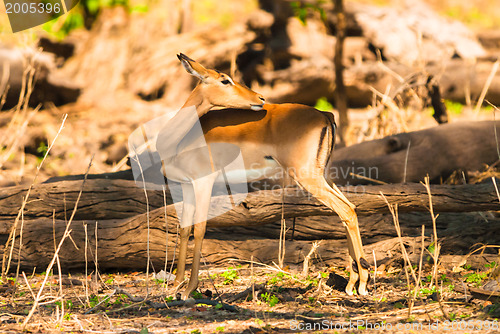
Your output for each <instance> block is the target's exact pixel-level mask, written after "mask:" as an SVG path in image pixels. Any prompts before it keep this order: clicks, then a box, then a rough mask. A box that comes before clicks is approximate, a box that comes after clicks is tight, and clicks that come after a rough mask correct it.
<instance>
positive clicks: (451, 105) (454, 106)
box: [444, 100, 464, 115]
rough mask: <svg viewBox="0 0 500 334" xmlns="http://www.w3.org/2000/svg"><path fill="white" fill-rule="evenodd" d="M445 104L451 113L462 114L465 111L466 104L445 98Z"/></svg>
mask: <svg viewBox="0 0 500 334" xmlns="http://www.w3.org/2000/svg"><path fill="white" fill-rule="evenodd" d="M444 105H445V106H446V109H447V110H448V111H449V112H450V113H451V114H455V115H460V114H461V113H462V112H463V111H464V105H463V104H461V103H458V102H453V101H450V100H445V101H444Z"/></svg>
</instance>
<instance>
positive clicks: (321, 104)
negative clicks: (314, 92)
mask: <svg viewBox="0 0 500 334" xmlns="http://www.w3.org/2000/svg"><path fill="white" fill-rule="evenodd" d="M314 108H316V109H318V110H320V111H330V110H333V106H332V104H331V103H330V102H328V99H327V98H326V97H320V98H319V99H318V100H317V101H316V104H315V105H314Z"/></svg>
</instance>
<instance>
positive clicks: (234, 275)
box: [220, 267, 239, 284]
mask: <svg viewBox="0 0 500 334" xmlns="http://www.w3.org/2000/svg"><path fill="white" fill-rule="evenodd" d="M220 276H221V277H223V278H224V283H223V284H232V283H233V282H234V280H236V279H238V278H239V276H238V271H237V270H236V269H235V268H233V267H229V268H228V270H226V271H224V272H223V273H222V274H220Z"/></svg>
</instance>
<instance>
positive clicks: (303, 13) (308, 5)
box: [290, 0, 326, 25]
mask: <svg viewBox="0 0 500 334" xmlns="http://www.w3.org/2000/svg"><path fill="white" fill-rule="evenodd" d="M325 2H326V1H325V0H316V1H315V2H301V1H292V2H290V6H291V7H292V9H293V12H294V15H295V17H297V18H298V19H299V20H300V22H302V24H304V25H306V24H307V16H308V15H309V13H310V12H317V13H319V15H320V17H321V20H322V21H323V22H326V12H325V10H324V9H323V7H322V5H323V4H324V3H325Z"/></svg>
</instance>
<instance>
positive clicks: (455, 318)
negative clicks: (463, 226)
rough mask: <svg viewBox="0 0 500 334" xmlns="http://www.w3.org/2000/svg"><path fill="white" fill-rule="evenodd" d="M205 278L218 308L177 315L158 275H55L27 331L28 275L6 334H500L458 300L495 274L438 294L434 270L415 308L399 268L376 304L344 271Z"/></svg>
mask: <svg viewBox="0 0 500 334" xmlns="http://www.w3.org/2000/svg"><path fill="white" fill-rule="evenodd" d="M203 269H204V270H202V272H201V275H200V278H201V282H200V286H199V289H198V292H196V293H195V294H194V297H195V298H196V299H197V300H198V299H209V300H210V302H207V301H205V303H210V304H212V305H207V304H204V303H200V304H195V303H194V300H191V302H190V301H189V300H188V302H186V305H183V306H170V307H168V306H167V305H166V303H170V304H172V302H174V303H175V293H176V291H175V290H174V289H173V287H172V283H171V282H169V284H167V286H165V283H164V282H165V281H164V280H158V279H155V278H154V276H153V275H149V279H148V280H146V274H145V273H139V272H133V273H118V272H116V273H104V274H101V275H99V276H98V277H97V278H96V276H95V272H94V273H91V274H89V275H88V276H87V280H86V279H85V277H86V276H85V274H82V273H73V274H71V275H63V276H61V278H60V277H59V275H57V274H56V275H49V276H48V280H47V284H46V286H45V288H44V290H43V293H42V294H41V295H40V296H41V298H40V301H41V302H40V305H39V306H38V308H37V310H36V312H35V313H34V316H33V317H32V318H31V320H30V321H29V323H28V324H27V326H26V327H23V321H24V320H25V319H26V315H27V314H28V313H29V312H30V310H31V308H32V307H33V300H34V297H33V295H36V294H37V293H38V291H39V289H40V287H41V285H42V282H43V280H44V278H45V273H42V274H35V275H30V274H29V273H28V274H27V276H28V277H26V278H24V277H23V276H20V277H19V278H18V280H17V281H15V280H14V278H13V277H9V278H6V279H4V280H3V283H4V284H3V285H2V287H1V288H0V291H1V292H0V307H1V311H0V323H1V327H0V332H2V333H14V332H18V331H20V330H21V329H23V328H24V329H25V330H27V331H28V332H31V333H46V332H71V333H83V332H93V333H271V332H282V333H289V332H304V331H314V332H325V333H327V332H328V333H334V332H349V333H361V332H364V331H366V330H376V331H381V330H383V331H384V332H389V333H401V332H407V333H409V332H413V333H431V332H437V331H438V332H446V331H448V330H450V331H451V330H452V331H455V332H456V331H459V332H474V333H476V332H477V333H497V332H498V331H499V323H498V318H499V317H500V308H499V304H492V302H491V301H485V300H480V299H475V298H474V299H471V298H470V295H468V296H466V295H464V294H463V293H460V292H459V290H461V289H463V286H472V287H473V286H479V285H482V284H483V283H484V281H485V280H486V277H487V276H489V274H488V272H491V268H483V269H482V270H472V269H469V270H464V271H462V272H461V273H453V272H451V271H450V270H447V269H446V268H442V267H440V268H439V271H438V274H439V285H438V287H435V286H434V287H431V284H430V283H429V282H428V280H429V278H430V276H432V274H431V270H432V266H431V265H430V264H427V265H424V269H423V271H422V274H421V276H422V279H421V282H422V283H421V287H420V288H419V289H418V291H417V295H416V297H415V298H414V297H413V292H412V294H411V297H408V296H409V292H408V289H407V283H406V282H407V281H406V275H405V273H404V272H403V271H402V270H401V269H400V268H399V269H398V268H397V266H395V267H392V266H390V267H388V268H385V269H384V268H381V269H382V271H380V270H378V271H377V275H376V277H375V279H374V277H373V276H374V272H373V270H372V274H371V276H372V278H371V281H370V286H369V287H370V292H369V295H368V296H357V295H355V296H348V295H347V294H346V293H345V292H343V291H341V290H342V289H343V284H345V283H346V282H345V281H344V280H345V279H343V278H340V276H342V277H346V276H347V274H346V272H345V271H343V270H341V269H340V268H326V267H323V268H319V267H313V268H311V269H312V270H311V271H310V272H309V274H308V275H307V276H305V275H303V273H302V268H298V267H297V268H288V267H286V268H285V270H279V269H277V267H273V266H267V265H262V264H254V265H250V264H243V265H241V264H239V265H238V264H234V265H232V266H231V265H229V266H228V267H225V268H207V266H205V268H203ZM89 271H90V269H89ZM337 275H338V276H337ZM334 276H335V277H336V278H334ZM157 277H160V276H157ZM167 277H168V276H167ZM26 282H28V283H29V286H28V285H27V283H26ZM96 282H97V283H96ZM462 282H464V283H462ZM60 283H62V284H60ZM461 286H462V288H461ZM252 289H253V293H254V295H255V296H256V297H255V298H253V299H252ZM148 292H149V293H148ZM127 294H128V295H129V296H130V297H129V296H127ZM146 296H147V299H146V301H143V300H144V298H145V297H146ZM131 298H132V299H133V300H132V299H131ZM221 301H222V304H221ZM411 301H414V305H412V311H411V316H409V303H411ZM497 302H498V300H497Z"/></svg>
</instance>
